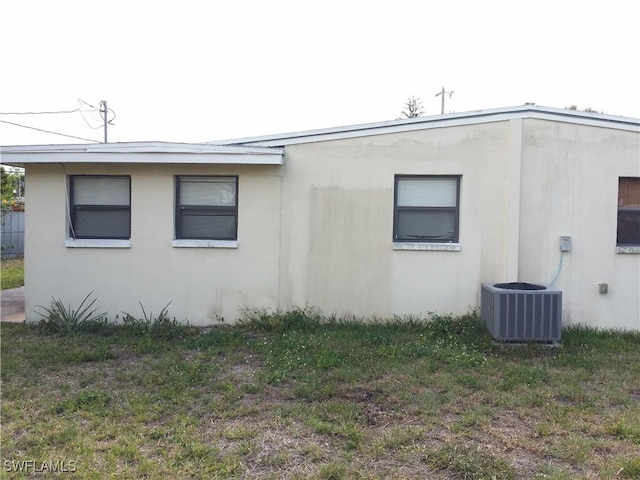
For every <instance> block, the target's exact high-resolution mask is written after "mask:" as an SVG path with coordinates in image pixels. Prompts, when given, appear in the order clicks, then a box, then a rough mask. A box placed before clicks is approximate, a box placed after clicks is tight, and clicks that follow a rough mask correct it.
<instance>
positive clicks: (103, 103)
mask: <svg viewBox="0 0 640 480" xmlns="http://www.w3.org/2000/svg"><path fill="white" fill-rule="evenodd" d="M103 108H104V110H103ZM108 113H109V111H108V110H107V101H106V100H100V115H102V119H103V120H104V143H107V125H108V124H109V120H108V117H107V115H108Z"/></svg>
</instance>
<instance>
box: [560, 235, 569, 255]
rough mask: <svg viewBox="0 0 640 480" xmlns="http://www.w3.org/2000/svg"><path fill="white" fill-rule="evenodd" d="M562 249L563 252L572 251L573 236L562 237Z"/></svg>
mask: <svg viewBox="0 0 640 480" xmlns="http://www.w3.org/2000/svg"><path fill="white" fill-rule="evenodd" d="M560 251H561V252H570V251H571V237H560Z"/></svg>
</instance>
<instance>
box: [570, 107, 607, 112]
mask: <svg viewBox="0 0 640 480" xmlns="http://www.w3.org/2000/svg"><path fill="white" fill-rule="evenodd" d="M564 109H565V110H576V111H578V110H581V111H583V112H590V113H604V112H600V111H598V110H596V109H595V108H591V107H587V108H580V109H579V108H578V106H577V105H569V106H568V107H564Z"/></svg>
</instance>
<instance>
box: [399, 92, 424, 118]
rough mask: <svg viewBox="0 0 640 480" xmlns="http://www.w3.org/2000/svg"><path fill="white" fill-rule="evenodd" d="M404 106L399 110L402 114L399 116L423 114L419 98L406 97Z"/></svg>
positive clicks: (411, 116) (408, 116)
mask: <svg viewBox="0 0 640 480" xmlns="http://www.w3.org/2000/svg"><path fill="white" fill-rule="evenodd" d="M404 106H405V109H404V110H403V111H402V112H400V114H401V115H402V117H400V118H416V117H420V116H422V115H423V114H424V110H423V109H422V100H420V99H419V98H416V97H414V96H411V97H409V98H407V101H406V102H405V104H404Z"/></svg>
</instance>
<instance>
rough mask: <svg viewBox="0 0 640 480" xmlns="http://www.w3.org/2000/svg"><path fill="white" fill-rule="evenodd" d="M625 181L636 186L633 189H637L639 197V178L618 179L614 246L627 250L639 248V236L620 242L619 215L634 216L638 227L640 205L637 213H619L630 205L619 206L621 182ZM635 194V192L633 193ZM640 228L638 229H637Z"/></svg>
mask: <svg viewBox="0 0 640 480" xmlns="http://www.w3.org/2000/svg"><path fill="white" fill-rule="evenodd" d="M625 181H630V182H633V183H635V184H637V185H635V186H634V187H635V188H637V189H638V192H637V195H638V196H640V177H618V192H617V193H618V196H617V198H618V207H617V211H616V246H617V247H619V248H628V247H632V248H633V247H640V234H639V235H638V237H637V238H635V239H633V240H631V241H623V242H621V241H620V234H621V231H620V214H621V213H625V214H627V215H632V216H636V217H637V218H638V220H637V222H638V224H639V226H640V203H639V206H638V209H637V211H632V212H621V210H622V209H623V208H625V207H628V206H630V205H621V200H622V199H621V191H620V190H621V186H622V184H623V182H625ZM634 193H635V192H634ZM631 206H634V207H636V204H635V203H632V204H631ZM639 228H640V227H639Z"/></svg>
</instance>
